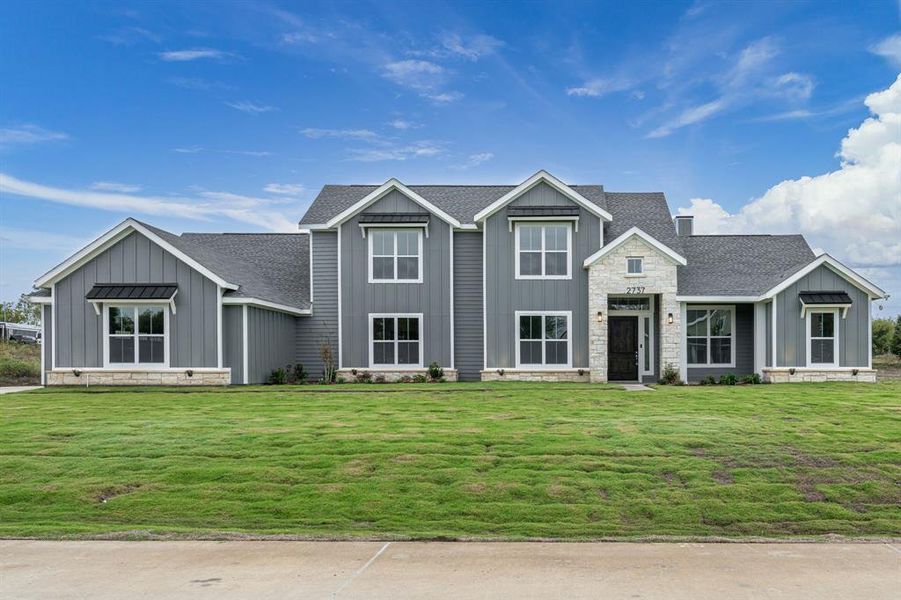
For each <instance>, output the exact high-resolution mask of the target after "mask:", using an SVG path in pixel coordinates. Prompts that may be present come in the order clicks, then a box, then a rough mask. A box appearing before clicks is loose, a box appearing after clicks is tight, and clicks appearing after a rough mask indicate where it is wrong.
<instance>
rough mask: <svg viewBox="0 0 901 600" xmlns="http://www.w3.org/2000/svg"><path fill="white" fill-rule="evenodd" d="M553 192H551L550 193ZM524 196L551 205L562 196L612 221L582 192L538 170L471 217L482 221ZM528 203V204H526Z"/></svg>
mask: <svg viewBox="0 0 901 600" xmlns="http://www.w3.org/2000/svg"><path fill="white" fill-rule="evenodd" d="M552 192H553V193H552ZM523 197H525V198H526V200H525V202H527V203H531V202H535V203H536V204H538V203H540V202H541V201H545V200H547V201H550V202H551V205H557V203H559V202H560V201H561V200H560V199H561V197H562V198H565V199H567V200H569V201H570V202H573V203H575V204H578V205H579V206H581V207H582V208H584V209H585V210H587V211H588V212H590V213H592V214H593V215H595V216H597V217H599V218H600V219H601V220H602V221H612V220H613V217H612V216H611V215H610V213H609V212H607V211H606V210H604V209H602V208H601V207H599V206H598V205H597V204H595V203H594V202H591V201H590V200H588V199H587V198H585V197H584V196H583V195H582V194H580V193H579V192H577V191H576V190H574V189H573V188H571V187H570V186H568V185H566V184H565V183H563V182H562V181H560V180H559V179H557V178H556V177H554V176H553V175H551V174H550V173H548V172H547V171H538V172H537V173H535V174H534V175H532V176H531V177H529V178H528V179H526V180H525V181H524V182H522V183H521V184H519V185H518V186H516V187H515V188H513V189H512V190H510V191H509V192H507V193H506V194H504V195H503V196H501V197H500V198H498V199H497V200H495V201H494V202H492V203H491V204H490V205H489V206H487V207H486V208H484V209H483V210H481V211H479V212H478V213H477V214H476V216H475V217H474V218H473V220H474V221H475V222H477V223H478V222H479V221H484V220H485V219H487V218H488V217H490V216H491V215H493V214H494V213H496V212H497V211H499V210H501V209H502V208H504V207H505V206H507V205H508V204H511V203H512V202H514V201H515V200H519V199H520V198H523ZM527 205H529V204H527Z"/></svg>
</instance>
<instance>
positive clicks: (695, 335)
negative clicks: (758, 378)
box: [685, 306, 735, 367]
mask: <svg viewBox="0 0 901 600" xmlns="http://www.w3.org/2000/svg"><path fill="white" fill-rule="evenodd" d="M686 318H687V321H688V322H687V323H686V328H685V331H686V337H687V346H688V364H689V365H706V366H711V367H734V366H735V340H734V339H733V336H734V335H735V308H734V307H731V306H729V307H720V306H717V307H709V308H701V307H695V308H689V309H688V310H687V311H686Z"/></svg>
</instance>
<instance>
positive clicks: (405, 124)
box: [388, 119, 422, 131]
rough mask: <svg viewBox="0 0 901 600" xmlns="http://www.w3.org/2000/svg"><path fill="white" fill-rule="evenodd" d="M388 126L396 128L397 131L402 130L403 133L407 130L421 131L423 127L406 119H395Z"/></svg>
mask: <svg viewBox="0 0 901 600" xmlns="http://www.w3.org/2000/svg"><path fill="white" fill-rule="evenodd" d="M388 125H390V126H391V127H394V128H395V129H400V130H401V131H406V130H407V129H419V128H420V127H422V125H421V124H419V123H414V122H412V121H406V120H404V119H394V120H393V121H391V122H389V123H388Z"/></svg>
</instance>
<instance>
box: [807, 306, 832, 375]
mask: <svg viewBox="0 0 901 600" xmlns="http://www.w3.org/2000/svg"><path fill="white" fill-rule="evenodd" d="M837 316H838V309H828V310H819V311H817V310H811V311H809V312H808V313H807V334H808V335H807V356H808V360H807V363H808V366H830V367H834V366H838V351H837V349H838V332H837V327H836V324H837V321H836V318H837Z"/></svg>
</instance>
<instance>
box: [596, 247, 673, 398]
mask: <svg viewBox="0 0 901 600" xmlns="http://www.w3.org/2000/svg"><path fill="white" fill-rule="evenodd" d="M628 256H641V257H643V258H644V264H643V266H644V274H643V275H642V276H641V277H634V276H628V275H627V273H626V257H628ZM630 287H644V293H645V294H646V295H648V294H658V300H657V302H658V304H659V307H660V308H659V315H660V320H659V322H658V323H657V332H658V335H659V337H660V352H659V356H657V357H656V359H657V361H658V363H659V365H660V372H661V373H662V372H663V369H664V368H665V366H666V365H667V364H671V365H672V366H673V367H675V368H676V369H679V365H680V362H681V361H680V356H681V346H682V342H681V335H682V316H681V313H680V310H679V303H678V302H676V264H675V263H674V262H673V261H672V259H670V258H669V257H668V256H666V255H665V254H663V253H662V252H660V251H659V250H657V249H656V248H654V247H653V246H651V245H650V244H648V243H647V242H645V241H644V240H643V239H641V238H639V237H638V236H633V237H632V238H631V239H629V240H627V241H626V242H624V243H623V244H622V245H620V246H619V247H618V248H616V249H615V250H613V251H612V252H611V253H610V254H607V255H605V256H603V257H601V258H600V259H598V260H596V261H595V262H594V263H592V264H591V265H590V266H589V267H588V366H589V369H590V371H591V381H592V382H602V381H607V331H608V327H609V323H608V318H609V316H610V315H609V311H608V310H607V297H608V296H624V295H627V294H626V288H630ZM599 311H600V312H602V313H603V315H604V317H603V321H601V322H600V323H598V320H597V313H598V312H599ZM669 314H672V315H673V323H672V324H669V323H667V315H669Z"/></svg>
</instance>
